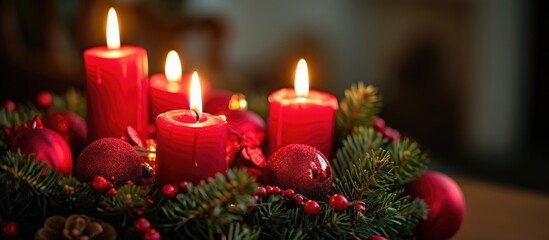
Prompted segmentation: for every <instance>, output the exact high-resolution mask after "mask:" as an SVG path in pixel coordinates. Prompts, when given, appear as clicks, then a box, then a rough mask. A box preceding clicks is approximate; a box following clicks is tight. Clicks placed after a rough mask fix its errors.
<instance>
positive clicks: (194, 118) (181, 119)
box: [156, 72, 227, 185]
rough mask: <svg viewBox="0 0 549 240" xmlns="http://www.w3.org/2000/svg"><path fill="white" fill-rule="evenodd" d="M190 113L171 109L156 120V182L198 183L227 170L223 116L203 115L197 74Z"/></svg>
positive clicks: (194, 75)
mask: <svg viewBox="0 0 549 240" xmlns="http://www.w3.org/2000/svg"><path fill="white" fill-rule="evenodd" d="M190 109H191V110H172V111H169V112H165V113H162V114H160V115H159V116H158V117H157V118H156V126H157V129H158V130H157V131H158V132H157V136H158V138H157V146H156V154H157V155H156V156H157V160H156V161H157V169H156V182H157V184H159V185H163V184H168V183H170V184H178V183H180V182H181V181H190V182H192V183H198V182H200V181H201V180H204V179H207V178H208V177H212V176H214V175H215V174H216V173H218V172H221V173H225V172H226V171H227V160H226V159H225V155H226V151H225V146H226V145H225V138H226V137H227V121H226V120H225V116H213V115H211V114H208V113H202V103H201V96H200V85H199V79H198V74H197V73H196V72H195V73H194V74H193V75H192V77H191V92H190Z"/></svg>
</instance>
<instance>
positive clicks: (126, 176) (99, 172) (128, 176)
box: [76, 138, 141, 185]
mask: <svg viewBox="0 0 549 240" xmlns="http://www.w3.org/2000/svg"><path fill="white" fill-rule="evenodd" d="M95 176H104V177H106V178H110V179H111V180H110V182H112V183H114V185H118V184H122V183H125V182H126V181H128V180H129V181H132V182H134V183H140V181H141V160H140V159H139V156H138V155H137V152H136V151H135V150H134V149H133V147H132V146H130V145H129V144H128V143H126V142H124V141H122V140H120V139H117V138H103V139H99V140H97V141H95V142H93V143H91V144H90V145H88V146H87V147H86V148H85V149H84V150H83V151H82V153H80V157H78V161H77V162H76V177H77V178H78V179H79V180H80V181H83V182H88V181H90V180H91V179H92V178H93V177H95Z"/></svg>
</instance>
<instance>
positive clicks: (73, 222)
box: [34, 214, 116, 240]
mask: <svg viewBox="0 0 549 240" xmlns="http://www.w3.org/2000/svg"><path fill="white" fill-rule="evenodd" d="M34 239H35V240H54V239H74V240H77V239H90V240H92V239H93V240H114V239H116V230H115V229H114V228H113V226H112V225H110V224H108V223H105V222H103V221H101V220H99V219H94V218H89V217H88V216H86V215H76V214H75V215H71V216H69V217H68V218H65V217H63V216H59V215H55V216H51V217H48V218H47V219H46V221H45V222H44V226H43V227H42V228H40V229H38V231H37V232H36V233H35V234H34Z"/></svg>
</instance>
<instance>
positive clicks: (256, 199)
mask: <svg viewBox="0 0 549 240" xmlns="http://www.w3.org/2000/svg"><path fill="white" fill-rule="evenodd" d="M252 198H253V199H254V200H255V201H256V202H257V201H258V200H259V196H257V195H255V194H254V195H252Z"/></svg>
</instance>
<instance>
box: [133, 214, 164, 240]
mask: <svg viewBox="0 0 549 240" xmlns="http://www.w3.org/2000/svg"><path fill="white" fill-rule="evenodd" d="M133 228H134V229H135V231H136V232H137V233H138V234H139V235H141V236H142V237H143V238H142V239H143V240H160V239H161V236H160V233H159V232H158V231H156V229H154V228H152V227H151V223H150V222H149V220H147V219H146V218H138V219H137V220H135V222H133Z"/></svg>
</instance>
